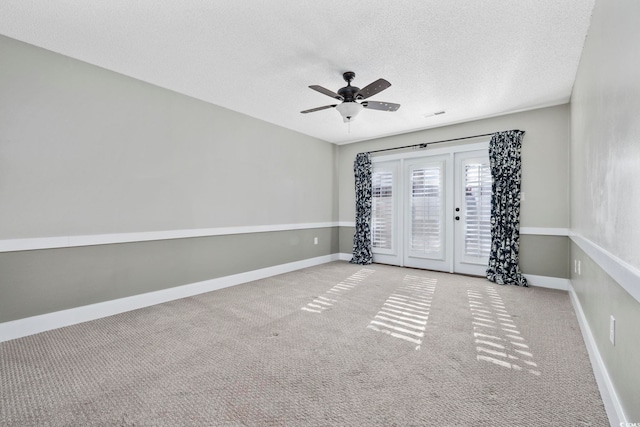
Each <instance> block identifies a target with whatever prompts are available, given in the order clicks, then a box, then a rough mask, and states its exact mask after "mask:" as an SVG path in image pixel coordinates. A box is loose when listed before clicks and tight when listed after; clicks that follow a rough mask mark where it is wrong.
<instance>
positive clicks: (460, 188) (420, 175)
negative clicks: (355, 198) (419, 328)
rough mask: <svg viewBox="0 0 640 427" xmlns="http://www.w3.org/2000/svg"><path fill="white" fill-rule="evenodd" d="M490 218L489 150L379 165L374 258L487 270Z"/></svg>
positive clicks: (376, 171)
mask: <svg viewBox="0 0 640 427" xmlns="http://www.w3.org/2000/svg"><path fill="white" fill-rule="evenodd" d="M490 217H491V174H490V169H489V159H488V155H487V150H475V151H465V152H456V153H444V154H435V155H431V156H421V157H412V158H405V159H403V158H400V159H393V160H387V161H376V162H375V163H374V165H373V215H372V242H373V254H374V255H373V259H374V262H380V263H385V264H393V265H401V266H406V267H416V268H424V269H429V270H439V271H447V272H457V273H465V274H474V275H484V274H485V271H486V268H487V263H488V255H489V249H490V247H491V234H490V233H491V224H490Z"/></svg>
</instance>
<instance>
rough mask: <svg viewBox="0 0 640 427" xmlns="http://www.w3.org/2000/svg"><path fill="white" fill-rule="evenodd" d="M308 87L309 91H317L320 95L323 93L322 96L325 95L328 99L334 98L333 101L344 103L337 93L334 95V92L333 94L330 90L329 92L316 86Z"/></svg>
mask: <svg viewBox="0 0 640 427" xmlns="http://www.w3.org/2000/svg"><path fill="white" fill-rule="evenodd" d="M309 87H310V88H311V89H313V90H316V91H318V92H320V93H323V94H325V95H327V96H330V97H332V98H335V99H339V100H340V101H344V98H343V97H342V96H340V95H338V94H337V93H335V92H334V91H332V90H329V89H326V88H323V87H322V86H318V85H311V86H309Z"/></svg>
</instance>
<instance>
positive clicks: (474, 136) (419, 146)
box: [369, 132, 496, 154]
mask: <svg viewBox="0 0 640 427" xmlns="http://www.w3.org/2000/svg"><path fill="white" fill-rule="evenodd" d="M494 133H496V132H492V133H483V134H480V135H472V136H463V137H462V138H452V139H443V140H442V141H432V142H423V143H422V144H414V145H405V146H403V147H394V148H383V149H381V150H373V151H369V153H370V154H373V153H381V152H383V151H391V150H402V149H404V148H427V146H428V145H429V144H439V143H441V142H451V141H461V140H463V139H471V138H480V137H481V136H490V135H493V134H494Z"/></svg>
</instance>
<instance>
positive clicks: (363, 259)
mask: <svg viewBox="0 0 640 427" xmlns="http://www.w3.org/2000/svg"><path fill="white" fill-rule="evenodd" d="M353 172H354V173H355V178H356V232H355V234H354V235H353V258H351V263H352V264H363V265H366V264H371V263H372V262H373V253H372V251H371V203H372V195H371V174H372V167H371V155H370V154H369V153H358V154H357V155H356V160H355V161H354V163H353Z"/></svg>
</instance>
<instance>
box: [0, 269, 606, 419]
mask: <svg viewBox="0 0 640 427" xmlns="http://www.w3.org/2000/svg"><path fill="white" fill-rule="evenodd" d="M0 368H1V369H0V380H1V384H0V386H1V388H0V392H1V396H0V425H3V426H5V425H8V426H30V425H38V426H39V425H49V426H84V425H101V426H102V425H104V426H118V425H123V426H131V425H140V426H177V425H198V426H200V425H203V426H204V425H210V426H216V425H221V426H227V425H228V426H244V425H248V426H282V425H287V426H328V425H337V426H576V425H590V426H606V425H608V424H609V423H608V420H607V417H606V414H605V411H604V406H603V404H602V400H601V398H600V394H599V392H598V389H597V386H596V383H595V379H594V376H593V371H592V368H591V365H590V362H589V358H588V355H587V351H586V348H585V345H584V342H583V340H582V336H581V334H580V330H579V326H578V323H577V320H576V317H575V314H574V312H573V309H572V307H571V303H570V301H569V297H568V295H567V293H566V292H561V291H554V290H548V289H542V288H533V287H532V288H517V287H511V286H506V287H505V286H498V285H495V284H492V283H490V282H488V281H486V280H484V279H479V278H470V277H465V276H457V275H451V274H445V273H434V272H429V271H422V270H413V269H403V268H398V267H391V266H384V265H376V264H374V265H371V266H366V267H362V266H356V265H351V264H348V263H346V262H334V263H330V264H324V265H321V266H318V267H313V268H308V269H304V270H299V271H296V272H292V273H288V274H284V275H280V276H276V277H272V278H269V279H265V280H259V281H256V282H251V283H247V284H244V285H239V286H235V287H232V288H227V289H223V290H219V291H216V292H211V293H208V294H203V295H199V296H196V297H191V298H186V299H183V300H179V301H174V302H170V303H166V304H162V305H158V306H154V307H149V308H146V309H141V310H136V311H133V312H129V313H124V314H121V315H117V316H112V317H109V318H105V319H101V320H96V321H93V322H87V323H83V324H79V325H75V326H71V327H67V328H62V329H58V330H54V331H50V332H46V333H42V334H38V335H34V336H30V337H25V338H21V339H17V340H13V341H8V342H5V343H1V344H0Z"/></svg>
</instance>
